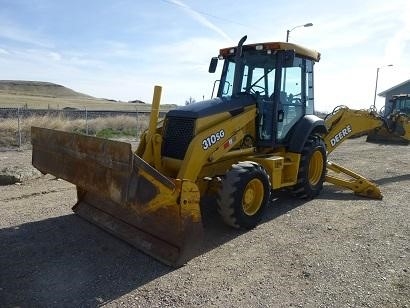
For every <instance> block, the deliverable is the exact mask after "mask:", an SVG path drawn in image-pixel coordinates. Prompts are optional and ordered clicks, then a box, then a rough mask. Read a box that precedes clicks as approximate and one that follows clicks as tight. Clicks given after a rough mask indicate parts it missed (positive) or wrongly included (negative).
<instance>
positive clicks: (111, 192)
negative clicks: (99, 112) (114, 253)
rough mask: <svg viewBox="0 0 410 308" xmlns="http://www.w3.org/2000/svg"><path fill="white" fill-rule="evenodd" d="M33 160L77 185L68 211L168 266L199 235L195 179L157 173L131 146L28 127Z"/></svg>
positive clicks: (191, 248)
mask: <svg viewBox="0 0 410 308" xmlns="http://www.w3.org/2000/svg"><path fill="white" fill-rule="evenodd" d="M31 136H32V144H33V157H32V160H33V165H34V166H35V167H36V168H37V169H39V170H40V171H41V172H43V173H50V174H52V175H54V176H56V177H58V178H61V179H64V180H66V181H68V182H71V183H73V184H75V185H76V186H77V195H78V201H77V203H76V204H75V205H74V207H73V211H74V212H76V213H77V214H78V215H80V216H81V217H83V218H85V219H87V220H89V221H90V222H92V223H94V224H96V225H98V226H100V227H101V228H103V229H105V230H107V231H108V232H110V233H112V234H114V235H115V236H118V237H119V238H121V239H123V240H125V241H127V242H128V243H130V244H131V245H133V246H135V247H137V248H138V249H140V250H142V251H143V252H145V253H147V254H149V255H151V256H153V257H154V258H156V259H158V260H160V261H162V262H163V263H165V264H168V265H171V266H180V265H182V264H184V263H185V262H186V261H188V260H189V259H191V258H192V257H194V256H195V253H196V246H197V244H198V243H199V242H200V239H201V238H202V222H201V215H200V208H199V199H200V194H199V190H198V187H197V186H196V184H195V183H193V182H191V181H187V180H174V179H169V178H167V177H166V176H164V175H162V174H161V173H159V172H158V171H157V170H156V169H154V168H153V167H151V166H150V165H149V164H147V163H146V162H145V161H144V160H142V159H141V158H140V157H138V156H137V155H135V154H134V153H133V152H132V150H131V145H130V144H128V143H124V142H118V141H111V140H106V139H100V138H96V137H90V136H84V135H79V134H74V133H67V132H62V131H56V130H50V129H45V128H37V127H32V130H31Z"/></svg>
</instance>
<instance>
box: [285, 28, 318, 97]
mask: <svg viewBox="0 0 410 308" xmlns="http://www.w3.org/2000/svg"><path fill="white" fill-rule="evenodd" d="M311 26H313V24H312V23H311V22H308V23H307V24H304V25H299V26H296V27H293V28H292V29H290V30H286V43H287V42H289V34H290V32H291V31H293V30H295V29H296V28H301V27H311ZM285 83H286V68H285V71H284V72H283V89H282V91H283V92H285V90H286V85H285Z"/></svg>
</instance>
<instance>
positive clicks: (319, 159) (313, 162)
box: [309, 151, 324, 185]
mask: <svg viewBox="0 0 410 308" xmlns="http://www.w3.org/2000/svg"><path fill="white" fill-rule="evenodd" d="M323 164H324V161H323V155H322V153H321V152H320V151H315V152H314V153H313V155H312V157H311V159H310V162H309V183H310V184H311V185H316V184H317V183H319V181H320V179H321V177H322V171H323Z"/></svg>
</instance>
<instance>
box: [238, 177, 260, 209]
mask: <svg viewBox="0 0 410 308" xmlns="http://www.w3.org/2000/svg"><path fill="white" fill-rule="evenodd" d="M263 195H264V187H263V183H262V181H261V180H259V179H253V180H251V181H250V182H249V183H248V184H247V185H246V187H245V191H244V193H243V198H242V208H243V212H244V213H245V214H246V215H248V216H252V215H255V214H256V212H258V210H259V209H260V207H261V205H262V200H263Z"/></svg>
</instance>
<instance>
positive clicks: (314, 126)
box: [289, 115, 327, 153]
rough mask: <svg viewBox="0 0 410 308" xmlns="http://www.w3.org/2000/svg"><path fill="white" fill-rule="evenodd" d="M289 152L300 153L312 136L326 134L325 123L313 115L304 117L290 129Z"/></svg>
mask: <svg viewBox="0 0 410 308" xmlns="http://www.w3.org/2000/svg"><path fill="white" fill-rule="evenodd" d="M292 131H293V133H292V134H291V139H290V140H289V151H290V152H294V153H301V152H302V150H303V146H304V145H305V143H306V141H307V139H308V137H309V136H310V135H312V134H321V135H322V134H326V133H327V128H326V126H325V121H324V120H323V119H321V118H319V117H317V116H315V115H305V116H304V117H303V118H302V119H301V120H300V121H299V122H298V123H297V124H296V125H295V127H294V128H293V129H292Z"/></svg>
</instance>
